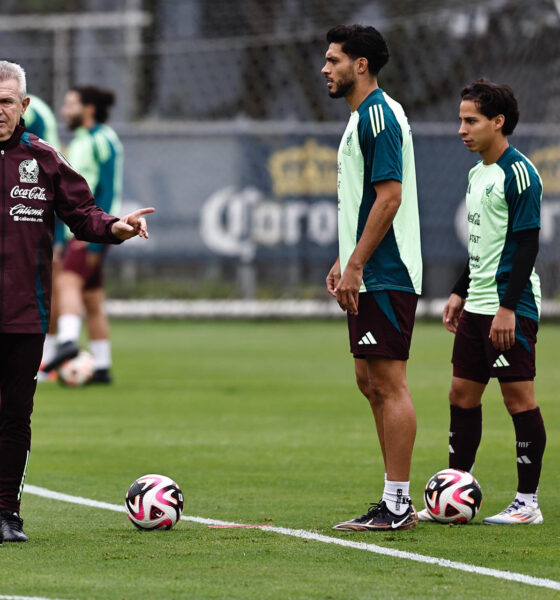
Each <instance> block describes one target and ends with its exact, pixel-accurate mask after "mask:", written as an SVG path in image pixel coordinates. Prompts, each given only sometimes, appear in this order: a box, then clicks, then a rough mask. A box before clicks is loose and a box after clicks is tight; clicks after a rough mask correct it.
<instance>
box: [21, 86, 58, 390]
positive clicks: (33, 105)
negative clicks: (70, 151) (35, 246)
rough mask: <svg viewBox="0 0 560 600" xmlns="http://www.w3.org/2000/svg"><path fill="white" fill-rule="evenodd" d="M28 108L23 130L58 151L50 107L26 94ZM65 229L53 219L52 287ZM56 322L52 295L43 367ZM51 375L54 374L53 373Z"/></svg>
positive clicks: (51, 355)
mask: <svg viewBox="0 0 560 600" xmlns="http://www.w3.org/2000/svg"><path fill="white" fill-rule="evenodd" d="M27 97H28V98H29V106H28V107H27V110H26V111H25V129H26V130H27V131H29V133H33V134H35V135H36V136H37V137H39V138H41V139H42V140H44V141H45V142H47V143H48V144H50V145H51V146H52V147H53V148H55V149H56V150H59V151H60V138H59V136H58V125H57V122H56V117H55V115H54V112H53V111H52V110H51V108H50V106H49V105H48V104H47V103H46V102H44V101H43V100H41V98H39V97H38V96H35V95H33V94H28V96H27ZM65 237H66V234H65V228H64V223H63V222H62V221H61V220H60V219H59V218H58V217H56V218H55V227H54V240H53V261H52V278H53V286H54V285H55V281H56V278H57V276H58V274H59V273H60V269H61V266H62V254H63V252H64V243H65ZM57 320H58V303H57V301H56V295H55V294H53V297H52V299H51V317H50V321H49V330H48V333H47V335H46V336H45V344H44V346H43V358H42V360H41V364H42V365H45V364H47V363H48V362H50V361H51V360H52V359H53V358H54V356H55V354H56V345H57V340H56V326H57ZM52 374H53V375H55V376H56V373H55V372H54V371H53V372H52ZM47 377H48V376H47V373H45V372H44V371H39V373H38V376H37V378H38V380H39V381H41V380H45V379H47Z"/></svg>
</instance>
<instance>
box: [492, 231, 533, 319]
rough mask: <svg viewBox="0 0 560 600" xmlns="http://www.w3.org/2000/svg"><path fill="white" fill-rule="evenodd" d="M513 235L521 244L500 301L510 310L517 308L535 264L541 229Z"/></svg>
mask: <svg viewBox="0 0 560 600" xmlns="http://www.w3.org/2000/svg"><path fill="white" fill-rule="evenodd" d="M513 237H514V239H515V241H516V242H517V243H518V244H519V246H518V247H517V250H516V251H515V255H514V257H513V266H512V269H511V273H510V276H509V282H508V285H507V288H506V291H505V294H504V297H503V298H502V299H501V301H500V306H503V307H504V308H509V309H510V310H515V309H516V307H517V304H518V302H519V299H520V298H521V294H522V293H523V290H524V289H525V286H526V285H527V281H529V277H530V276H531V272H532V270H533V267H534V266H535V260H536V258H537V253H538V251H539V230H538V229H524V230H523V231H518V232H517V233H514V234H513Z"/></svg>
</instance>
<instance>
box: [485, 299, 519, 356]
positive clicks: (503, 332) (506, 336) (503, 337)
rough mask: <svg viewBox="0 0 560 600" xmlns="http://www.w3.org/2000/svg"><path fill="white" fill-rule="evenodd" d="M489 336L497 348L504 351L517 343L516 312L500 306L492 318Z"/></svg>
mask: <svg viewBox="0 0 560 600" xmlns="http://www.w3.org/2000/svg"><path fill="white" fill-rule="evenodd" d="M488 337H489V338H490V339H491V340H492V345H493V346H494V348H496V350H500V351H501V352H503V351H504V350H509V349H510V348H511V347H512V346H513V345H514V344H515V313H514V312H513V310H510V309H509V308H504V307H503V306H500V308H499V309H498V312H497V313H496V316H495V317H494V318H493V319H492V326H491V327H490V333H489V335H488Z"/></svg>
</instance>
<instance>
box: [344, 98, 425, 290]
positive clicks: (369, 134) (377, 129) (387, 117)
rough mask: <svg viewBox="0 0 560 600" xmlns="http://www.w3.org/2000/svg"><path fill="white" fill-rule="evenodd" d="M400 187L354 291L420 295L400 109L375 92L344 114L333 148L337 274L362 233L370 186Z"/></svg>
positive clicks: (408, 141) (410, 169)
mask: <svg viewBox="0 0 560 600" xmlns="http://www.w3.org/2000/svg"><path fill="white" fill-rule="evenodd" d="M389 180H395V181H399V182H401V183H402V202H401V205H400V207H399V210H398V212H397V214H396V216H395V218H394V220H393V223H392V224H391V226H390V228H389V230H388V231H387V233H386V234H385V237H384V238H383V240H381V243H380V244H379V246H378V247H377V248H376V249H375V251H374V252H373V254H372V255H371V257H370V259H369V260H368V261H367V263H366V264H365V266H364V274H363V280H362V286H361V288H360V292H366V291H368V292H371V291H380V290H400V291H404V292H411V293H414V294H420V293H421V291H422V256H421V249H420V223H419V217H418V199H417V191H416V170H415V165H414V148H413V145H412V133H411V131H410V126H409V124H408V120H407V118H406V115H405V113H404V110H403V108H402V106H401V105H400V104H399V103H398V102H395V100H393V99H392V98H391V97H390V96H388V95H387V94H386V93H385V92H384V91H383V90H382V89H381V88H377V89H376V90H374V91H373V92H371V94H369V96H367V98H366V99H365V100H364V101H363V102H362V103H361V104H360V106H359V107H358V108H357V110H355V111H353V112H352V113H351V114H350V119H349V121H348V125H347V127H346V131H345V132H344V135H343V136H342V140H341V142H340V146H339V149H338V235H339V253H340V267H341V272H344V269H345V268H346V266H347V264H348V260H349V259H350V256H351V254H352V252H353V251H354V249H355V248H356V245H357V243H358V241H359V240H360V237H361V235H362V233H363V230H364V227H365V224H366V221H367V219H368V216H369V213H370V211H371V208H372V206H373V204H374V203H375V200H376V198H377V194H376V191H375V184H376V183H378V182H382V181H389Z"/></svg>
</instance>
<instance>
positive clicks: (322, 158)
mask: <svg viewBox="0 0 560 600" xmlns="http://www.w3.org/2000/svg"><path fill="white" fill-rule="evenodd" d="M268 170H269V171H270V175H271V177H272V182H273V192H274V194H275V195H276V196H325V195H327V196H335V195H336V189H337V151H336V150H334V149H333V148H330V147H328V146H320V145H319V144H317V142H316V141H315V140H313V139H310V140H308V141H307V142H305V144H304V145H303V146H294V147H292V148H287V149H286V150H280V151H279V152H275V153H274V154H273V155H272V156H271V157H270V159H269V161H268Z"/></svg>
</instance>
